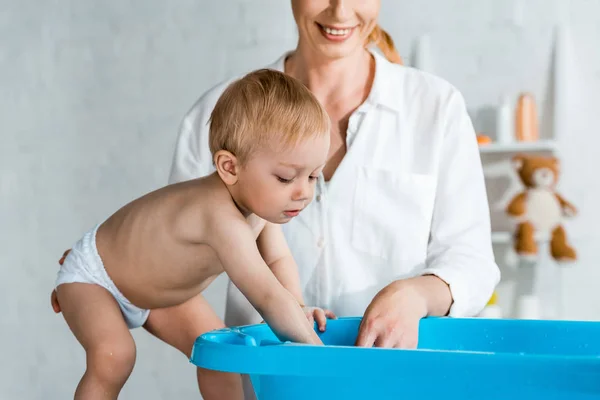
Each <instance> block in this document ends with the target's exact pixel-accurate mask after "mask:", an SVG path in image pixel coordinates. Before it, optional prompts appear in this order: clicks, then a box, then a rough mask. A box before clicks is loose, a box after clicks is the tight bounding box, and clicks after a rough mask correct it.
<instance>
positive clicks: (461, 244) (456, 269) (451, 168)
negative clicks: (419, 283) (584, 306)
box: [421, 90, 500, 317]
mask: <svg viewBox="0 0 600 400" xmlns="http://www.w3.org/2000/svg"><path fill="white" fill-rule="evenodd" d="M445 114H446V115H445V122H444V123H443V124H442V126H443V129H444V132H443V135H444V138H443V141H442V146H441V149H440V150H439V151H440V164H439V172H438V187H437V192H436V198H435V206H434V211H433V217H432V226H431V233H430V241H429V246H428V256H427V267H426V269H425V270H423V271H422V272H421V274H422V275H425V274H432V275H436V276H438V277H439V278H440V279H442V280H443V281H445V282H446V283H447V284H448V285H449V287H450V291H451V293H452V297H453V304H452V306H451V308H450V313H449V315H450V316H453V317H471V316H475V315H476V314H478V313H479V312H480V311H481V310H482V309H483V308H484V307H485V305H486V304H487V302H488V300H489V299H490V297H491V295H492V293H493V291H494V289H495V287H496V285H497V284H498V282H499V280H500V270H499V268H498V266H497V265H496V262H495V260H494V253H493V250H492V241H491V224H490V213H489V206H488V199H487V192H486V188H485V181H484V176H483V168H482V166H481V159H480V155H479V149H478V145H477V140H476V134H475V130H474V129H473V126H472V123H471V119H470V118H469V115H468V112H467V109H466V106H465V101H464V99H463V96H462V95H461V94H460V93H459V92H458V91H456V90H455V91H453V93H452V94H451V95H450V97H449V102H448V107H447V109H446V113H445Z"/></svg>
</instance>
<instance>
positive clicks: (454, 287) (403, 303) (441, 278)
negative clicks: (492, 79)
mask: <svg viewBox="0 0 600 400" xmlns="http://www.w3.org/2000/svg"><path fill="white" fill-rule="evenodd" d="M379 9H380V2H379V1H378V0H370V1H365V0H362V1H359V0H346V1H344V0H338V1H335V0H292V10H293V13H294V19H295V21H296V24H297V26H298V32H299V41H298V46H297V48H296V49H295V50H294V51H292V52H289V53H287V54H284V55H283V56H282V57H281V58H280V59H279V60H277V61H276V62H275V63H274V64H272V65H270V66H269V67H270V68H273V69H276V70H280V71H284V72H285V73H287V74H289V75H292V76H293V77H295V78H298V79H300V80H301V81H302V82H304V83H305V84H306V85H307V86H308V88H309V89H310V90H311V91H312V92H313V93H314V94H315V95H316V97H317V98H318V99H319V101H320V102H321V103H322V104H323V105H324V106H325V108H326V110H327V111H328V113H329V116H330V118H331V121H332V126H333V128H332V131H331V150H330V153H329V159H328V163H327V165H326V167H325V169H324V171H323V174H322V176H320V177H319V180H318V183H317V188H316V192H315V199H314V201H313V202H312V203H311V204H310V205H309V207H308V208H307V209H305V210H304V211H303V212H302V213H301V214H300V215H299V216H298V217H296V218H295V219H294V220H293V221H292V222H290V223H288V224H286V225H284V226H283V227H282V228H283V230H284V232H285V234H286V238H287V240H288V243H289V245H290V247H291V249H292V252H293V255H294V257H295V259H296V261H297V263H298V266H299V269H300V275H301V281H302V284H303V287H304V296H305V299H306V301H307V302H310V304H312V305H315V306H321V307H325V308H329V309H331V310H333V311H334V312H335V313H336V314H337V315H342V316H343V315H363V313H364V318H363V323H362V325H361V329H360V333H359V337H358V339H357V345H361V346H372V345H375V346H382V347H414V346H416V342H417V331H418V325H419V320H420V319H421V318H422V317H424V316H427V315H437V316H443V315H450V316H472V315H474V314H476V313H478V312H479V311H480V310H481V309H482V308H483V307H484V306H485V304H486V302H487V301H488V299H489V298H490V296H491V294H492V291H493V289H494V287H495V285H496V284H497V282H498V280H499V270H498V267H497V266H496V264H495V262H494V257H493V252H492V248H491V237H490V224H489V210H488V203H487V198H486V191H485V186H484V179H483V173H482V167H481V163H480V158H479V153H478V147H477V143H476V137H475V132H474V130H473V127H472V125H471V121H470V119H469V117H468V114H467V111H466V107H465V103H464V100H463V97H462V96H461V94H460V93H459V92H458V91H457V90H456V89H455V88H453V87H452V86H451V85H450V84H448V83H447V82H445V81H443V80H441V79H439V78H437V77H434V76H431V75H428V74H426V73H423V72H420V71H417V70H414V69H411V68H406V67H402V66H400V65H398V64H394V63H399V62H400V57H399V56H398V54H397V53H396V51H395V49H394V47H393V43H392V41H391V39H390V38H389V36H388V35H387V34H386V33H385V32H383V31H382V30H381V29H380V28H379V26H378V25H377V17H378V13H379ZM365 43H367V44H371V43H374V44H376V45H377V46H378V47H379V48H380V50H381V51H382V52H383V54H384V55H385V57H382V56H381V55H379V54H377V53H376V52H371V51H370V50H369V49H367V48H366V47H365ZM228 83H229V82H223V83H221V84H219V85H218V86H216V87H214V88H212V89H211V90H209V91H208V92H207V93H205V94H204V95H203V96H202V97H201V98H200V99H199V100H198V102H197V103H196V104H195V105H194V106H193V108H192V109H191V111H190V112H189V113H188V115H187V116H186V117H185V119H184V120H183V123H182V126H181V130H180V134H179V138H178V142H177V149H176V151H175V156H174V160H173V166H172V171H171V176H170V182H171V183H173V182H178V181H182V180H187V179H192V178H195V177H198V176H202V175H206V174H208V173H210V172H212V161H211V158H210V154H209V148H208V144H207V143H208V139H207V137H208V117H209V115H210V112H211V110H212V108H213V106H214V104H215V101H216V99H217V98H218V96H219V95H220V93H221V92H222V91H223V90H224V88H225V87H226V85H227V84H228ZM259 321H260V317H259V315H258V314H257V313H256V312H255V311H254V310H253V309H252V307H251V306H250V304H249V303H248V302H247V301H246V300H245V299H244V298H243V296H242V295H241V294H240V293H239V291H238V290H237V289H236V288H235V287H234V286H232V285H231V284H229V287H228V293H227V305H226V318H225V323H226V324H227V325H230V326H231V325H241V324H249V323H257V322H259Z"/></svg>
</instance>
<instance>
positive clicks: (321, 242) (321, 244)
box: [317, 238, 325, 249]
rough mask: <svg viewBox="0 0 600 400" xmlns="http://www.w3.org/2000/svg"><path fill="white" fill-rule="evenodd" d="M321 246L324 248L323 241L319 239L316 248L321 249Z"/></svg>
mask: <svg viewBox="0 0 600 400" xmlns="http://www.w3.org/2000/svg"><path fill="white" fill-rule="evenodd" d="M323 246H325V239H323V238H319V240H318V241H317V247H318V248H320V249H322V248H323Z"/></svg>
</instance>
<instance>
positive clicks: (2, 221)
mask: <svg viewBox="0 0 600 400" xmlns="http://www.w3.org/2000/svg"><path fill="white" fill-rule="evenodd" d="M559 22H563V23H567V24H569V25H570V28H571V35H572V38H573V48H572V52H573V55H574V58H573V63H572V64H573V65H574V66H575V70H574V71H573V74H572V75H573V76H571V79H573V83H572V86H571V88H572V89H571V90H572V91H573V93H575V95H574V96H573V97H574V98H573V102H572V104H570V105H569V111H568V116H569V118H570V123H571V124H572V125H571V127H570V129H569V131H568V132H565V134H564V136H563V139H562V142H561V143H562V148H561V150H562V151H563V154H564V157H563V163H564V169H565V174H564V178H563V182H562V190H563V192H564V193H565V195H566V196H567V197H569V198H571V199H572V200H573V201H574V202H575V203H576V204H577V205H578V206H580V208H581V212H582V214H583V216H582V217H581V218H580V219H579V220H578V221H576V222H573V224H572V227H573V228H572V230H574V231H577V234H578V238H577V241H576V242H575V245H576V246H577V248H578V249H579V251H580V256H581V261H580V262H579V263H578V264H577V265H576V266H575V267H574V268H573V269H572V270H571V271H567V272H566V274H565V291H566V293H565V302H566V304H565V308H566V310H567V314H568V316H569V317H572V318H599V317H600V295H599V294H598V293H599V291H598V290H597V288H596V287H597V282H600V268H598V266H597V262H596V261H597V259H598V255H597V251H596V248H597V247H596V246H597V243H598V242H599V239H600V234H599V233H596V231H595V228H596V226H595V225H594V221H599V220H600V219H599V217H600V210H596V209H595V208H594V205H595V204H599V203H600V201H599V200H600V189H599V188H598V183H597V182H594V179H593V178H591V179H590V178H588V177H592V176H593V175H592V173H591V169H592V168H594V169H597V168H598V167H599V166H600V160H599V159H598V156H597V154H598V151H597V149H596V148H595V146H596V145H600V139H599V138H598V132H599V131H598V128H597V124H596V122H597V121H596V119H595V117H596V116H597V115H598V111H600V110H599V109H598V104H600V102H599V100H600V98H599V97H600V96H599V95H598V93H600V52H598V51H597V50H596V49H597V43H598V42H599V40H600V28H599V27H600V2H598V1H597V0H571V1H570V2H567V1H565V0H520V1H519V0H502V1H499V0H422V1H419V2H414V1H408V0H386V1H383V5H382V18H381V23H382V25H383V26H384V28H386V29H387V30H388V31H389V32H390V33H391V34H392V36H393V37H394V38H395V40H396V42H397V44H398V48H399V49H400V51H401V53H402V54H403V55H404V56H405V57H406V59H407V61H410V52H411V51H412V47H413V43H414V41H415V38H416V37H417V36H418V35H421V34H424V33H428V34H430V35H431V43H432V50H433V55H434V59H435V67H436V72H437V73H438V74H439V75H441V76H443V77H445V78H447V79H448V80H450V81H451V82H452V83H454V84H455V85H456V86H458V87H459V88H460V89H461V90H462V91H463V93H464V94H465V97H466V100H467V102H468V104H469V107H470V108H471V109H473V110H477V109H478V108H480V107H485V106H487V105H490V104H494V103H495V102H496V100H497V98H498V96H499V94H500V93H501V92H507V91H508V92H509V93H510V94H513V93H516V92H517V91H519V90H521V89H527V90H532V91H533V92H534V93H535V94H536V96H540V97H543V96H544V95H545V89H546V85H547V72H548V66H549V57H550V50H551V35H552V30H553V28H554V26H555V24H557V23H559ZM295 35H296V32H295V26H294V24H293V19H292V16H291V11H290V9H289V3H288V2H287V1H281V0H271V1H269V0H260V1H258V0H252V1H251V0H228V1H222V2H213V1H208V0H180V1H177V2H166V1H149V0H130V1H122V0H119V1H118V0H111V1H104V2H95V1H89V0H87V1H85V0H70V1H68V0H62V1H60V2H58V1H48V0H45V1H42V0H21V1H19V2H16V1H10V0H0V87H1V88H2V89H1V90H0V121H1V124H2V125H1V126H2V131H1V134H0V135H1V138H2V141H1V143H2V144H1V145H0V227H1V228H0V248H1V251H0V266H2V270H3V279H2V280H1V282H2V283H1V284H0V285H1V287H0V289H1V290H0V293H1V297H0V299H1V300H2V304H3V306H4V308H5V312H4V313H3V316H2V318H1V320H0V338H1V339H2V343H3V346H0V348H2V362H0V398H2V399H6V400H12V399H19V400H21V399H22V400H28V399H38V398H44V399H64V398H68V397H69V396H70V395H71V394H72V391H73V389H74V387H75V385H76V383H77V381H78V379H79V377H80V375H81V373H82V372H83V369H84V361H85V360H84V354H83V351H82V350H81V349H80V347H79V345H78V344H77V342H76V341H75V339H74V338H73V337H72V335H71V334H70V332H69V330H68V328H67V326H66V324H65V323H64V320H63V319H62V317H60V316H55V315H54V314H53V313H52V311H51V310H50V308H49V304H48V296H49V291H50V288H51V286H52V284H53V280H54V277H55V273H56V267H57V264H56V260H57V259H58V257H59V256H60V255H61V253H62V251H63V250H64V249H65V248H66V247H67V246H69V245H70V244H71V243H72V242H73V241H74V240H75V239H77V238H78V237H79V235H81V234H82V233H83V232H84V230H86V229H88V228H90V227H91V226H92V224H94V223H96V222H97V221H99V220H100V219H102V218H104V217H106V216H107V215H109V213H111V212H113V211H114V210H115V209H116V208H118V207H119V206H121V205H122V204H124V203H125V202H127V201H129V200H131V199H132V198H134V197H136V196H139V195H140V194H142V193H144V192H147V191H149V190H151V189H154V188H156V187H158V186H160V185H162V184H164V183H165V182H166V180H167V173H168V169H169V166H170V162H171V156H172V149H173V144H174V140H175V134H176V131H177V125H178V123H179V121H180V119H181V117H182V115H183V113H184V112H185V111H186V110H187V109H188V108H189V107H190V106H191V104H192V103H193V101H194V100H195V99H196V98H197V97H198V96H199V95H200V94H201V93H202V92H203V91H204V90H206V89H207V88H208V87H209V86H211V85H212V84H214V83H216V82H217V81H219V80H221V79H223V78H225V77H227V76H230V75H232V74H234V73H239V72H243V71H247V70H249V69H252V68H256V67H260V66H263V65H265V64H267V63H269V62H271V61H272V60H274V59H275V58H276V57H278V56H279V55H280V53H281V52H283V51H284V50H287V49H289V48H291V47H292V46H293V45H294V44H295ZM570 226H571V225H570ZM211 293H212V294H211V295H212V300H213V302H214V304H215V305H216V307H217V309H218V310H219V311H220V312H222V303H221V301H220V300H221V299H220V297H219V295H220V293H219V291H218V290H213V291H212V292H211ZM134 336H135V338H136V341H137V344H138V361H137V366H136V368H135V370H134V372H133V375H132V377H131V379H130V381H129V383H128V384H127V386H126V388H125V391H124V393H123V396H122V397H123V398H124V399H134V398H135V399H137V398H143V399H147V400H154V399H174V398H177V399H192V398H197V396H196V384H195V371H194V368H193V367H192V366H191V365H189V364H187V361H186V359H185V357H183V356H182V355H180V354H178V353H177V352H176V351H174V350H171V349H169V348H167V347H166V346H165V345H162V344H161V343H159V342H158V341H157V340H155V339H153V338H151V337H150V336H149V335H148V334H146V333H145V332H143V331H142V330H137V331H135V332H134Z"/></svg>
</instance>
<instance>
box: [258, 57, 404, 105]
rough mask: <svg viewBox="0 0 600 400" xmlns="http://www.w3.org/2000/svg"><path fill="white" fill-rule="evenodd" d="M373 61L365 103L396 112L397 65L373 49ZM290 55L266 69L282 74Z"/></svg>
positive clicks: (397, 98)
mask: <svg viewBox="0 0 600 400" xmlns="http://www.w3.org/2000/svg"><path fill="white" fill-rule="evenodd" d="M369 51H370V52H371V54H372V55H373V58H374V59H375V76H374V78H373V86H372V87H371V91H370V93H369V95H368V96H367V99H366V101H365V103H366V104H368V105H378V106H383V107H385V108H388V109H389V110H391V111H397V110H398V105H399V104H400V102H399V97H398V96H399V89H400V88H399V86H398V84H396V83H397V80H398V77H399V71H398V67H399V66H398V65H396V64H393V63H392V62H390V61H388V59H387V58H385V57H384V56H383V55H381V54H380V53H379V52H378V51H377V50H375V49H371V48H370V49H369ZM291 53H292V51H288V52H286V53H284V54H283V55H282V56H281V57H279V58H278V59H277V60H276V61H275V62H274V63H272V64H271V65H270V66H269V67H268V68H270V69H274V70H276V71H280V72H284V69H285V60H286V58H287V57H288V56H289V55H290V54H291Z"/></svg>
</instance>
